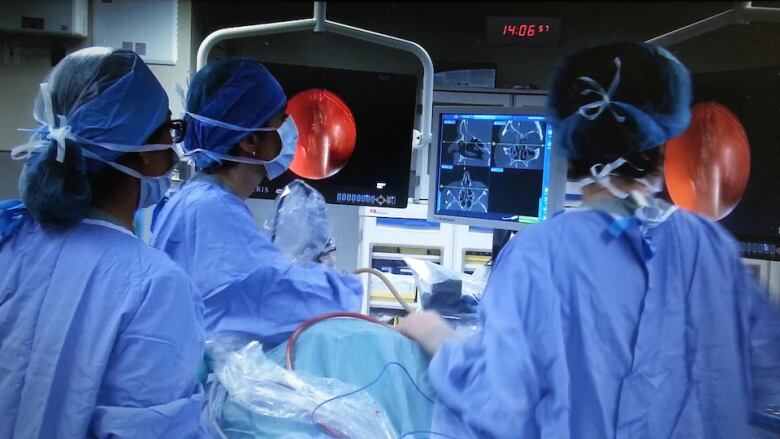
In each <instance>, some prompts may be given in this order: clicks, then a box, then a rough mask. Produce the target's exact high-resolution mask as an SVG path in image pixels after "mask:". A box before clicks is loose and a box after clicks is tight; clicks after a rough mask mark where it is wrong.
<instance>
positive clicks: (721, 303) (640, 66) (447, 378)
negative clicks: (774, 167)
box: [400, 43, 780, 439]
mask: <svg viewBox="0 0 780 439" xmlns="http://www.w3.org/2000/svg"><path fill="white" fill-rule="evenodd" d="M690 102H691V84H690V76H689V73H688V71H687V70H686V68H685V67H684V66H683V65H682V64H680V63H679V61H678V60H676V59H675V58H674V56H672V55H671V54H670V53H669V52H667V51H666V50H664V49H662V48H659V47H655V46H652V45H646V44H635V43H613V44H608V45H602V46H597V47H594V48H590V49H585V50H582V51H579V52H576V53H574V54H573V55H571V56H569V57H567V58H566V59H565V60H563V62H562V63H561V64H559V66H558V68H557V70H556V72H555V75H554V77H553V80H552V84H551V87H550V100H549V104H548V106H549V108H548V110H549V114H550V119H551V121H552V123H553V125H554V127H555V133H556V139H555V143H554V145H555V147H556V148H558V149H559V150H560V151H562V152H563V153H564V154H566V155H567V157H568V159H569V164H570V168H569V169H570V173H569V175H570V178H572V179H574V180H581V181H583V184H584V185H585V186H584V187H583V199H584V206H583V208H582V209H579V210H578V211H573V212H567V213H564V214H561V215H558V216H556V217H554V218H552V219H550V220H548V221H546V222H544V223H541V224H539V225H537V226H534V227H531V228H529V229H527V230H526V231H524V232H521V233H520V234H519V235H518V236H517V237H515V238H514V239H512V240H511V241H510V242H509V243H508V244H507V246H506V247H505V248H504V249H503V251H502V252H501V254H500V256H499V257H498V260H497V263H496V265H495V267H494V269H493V273H492V277H491V278H490V280H489V284H488V286H487V289H486V291H485V294H484V298H483V301H482V307H481V310H480V316H481V321H482V324H483V326H484V330H483V331H482V333H480V334H478V335H476V336H474V337H472V338H469V339H466V340H462V341H461V340H456V339H453V338H452V336H451V331H450V330H449V328H448V327H447V326H446V325H445V324H444V323H442V321H441V320H440V319H439V318H438V317H437V316H436V315H434V314H430V313H423V314H417V315H413V316H411V317H409V318H407V319H406V320H404V321H403V322H402V324H401V328H400V329H401V331H402V332H404V333H406V334H407V335H409V336H411V337H413V338H415V339H418V340H419V341H420V342H421V344H422V345H423V347H425V348H426V349H427V350H428V351H429V352H430V353H435V355H434V357H433V359H432V363H431V365H430V368H429V375H430V380H431V383H432V385H433V387H434V388H435V390H436V393H437V402H436V406H435V409H434V421H433V425H432V428H431V429H432V430H433V431H436V432H439V433H444V434H448V435H450V436H452V437H458V438H512V439H518V438H599V439H602V438H620V439H623V438H632V439H637V438H647V439H650V438H708V439H712V438H724V439H725V438H747V437H751V433H752V432H751V426H750V424H749V413H750V412H751V409H752V408H753V406H754V405H756V404H757V405H758V406H759V407H760V406H761V405H760V404H763V403H766V402H767V401H769V399H770V398H772V396H773V395H775V397H776V395H777V393H778V380H777V378H778V375H780V324H779V323H778V322H779V320H778V313H777V309H776V308H775V307H774V306H773V305H770V304H769V303H768V301H767V300H766V299H765V297H764V296H763V295H762V293H761V292H760V291H758V289H757V288H756V286H755V285H754V283H753V280H752V279H751V278H750V276H749V275H748V274H747V273H746V270H745V268H744V267H743V264H742V262H741V260H740V253H739V251H738V247H737V245H736V243H735V241H734V240H733V239H732V238H731V237H730V236H729V234H728V233H727V232H725V231H724V230H723V229H722V228H721V227H720V226H719V225H717V224H715V223H713V222H712V221H710V220H708V219H706V218H703V217H701V216H699V215H696V214H694V213H691V212H686V211H683V210H679V209H676V208H675V207H673V206H671V205H669V204H667V203H665V202H664V201H661V200H660V199H658V198H656V197H654V196H653V194H654V193H656V192H658V191H659V190H660V186H661V183H662V177H661V176H662V172H661V171H662V170H661V166H662V158H663V148H661V147H659V146H662V145H663V144H664V143H665V142H666V141H667V140H668V139H669V138H671V137H673V136H676V135H679V134H680V133H682V132H683V131H684V130H685V128H686V127H687V125H688V124H689V120H690V111H689V107H690Z"/></svg>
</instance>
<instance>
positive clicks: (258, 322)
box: [152, 58, 362, 347]
mask: <svg viewBox="0 0 780 439" xmlns="http://www.w3.org/2000/svg"><path fill="white" fill-rule="evenodd" d="M186 99H187V101H186V110H187V115H186V117H185V120H186V122H187V132H186V136H185V139H184V143H183V145H182V146H183V149H184V151H185V152H186V153H187V154H188V155H189V156H190V157H191V158H192V159H193V160H194V162H195V167H196V169H197V171H198V172H197V173H196V175H195V176H194V177H193V178H192V179H191V180H190V181H188V182H187V183H186V184H185V185H184V186H183V187H182V188H181V189H180V190H178V191H177V192H176V193H174V194H173V195H172V196H170V199H168V200H167V201H166V202H165V203H164V204H163V203H161V204H160V205H159V206H158V211H157V212H156V215H155V219H154V224H153V226H152V229H153V236H152V245H153V246H154V247H156V248H158V249H160V250H163V251H165V252H166V253H168V254H169V255H170V256H171V258H172V259H173V260H174V261H176V262H178V263H179V264H180V265H181V267H182V268H183V269H184V271H185V272H187V273H188V274H189V275H190V276H191V277H192V279H193V280H194V281H195V284H196V285H197V286H198V287H199V288H200V290H201V291H202V292H203V303H204V306H205V309H204V318H205V322H206V330H207V336H211V335H213V334H216V333H220V332H229V333H237V334H241V335H245V336H247V337H248V338H252V339H257V340H260V341H262V342H263V343H264V344H265V345H266V346H267V347H268V346H272V345H275V344H278V343H280V342H282V341H284V340H285V339H286V338H287V336H289V334H290V333H291V332H292V331H293V330H295V328H296V327H297V326H298V325H300V324H301V323H302V322H304V321H305V320H307V319H309V318H311V317H313V316H315V315H319V314H323V313H327V312H331V311H357V310H359V309H360V306H361V297H362V288H361V284H360V281H359V280H358V279H357V277H356V276H354V275H352V274H348V273H345V272H342V271H339V270H337V269H334V268H332V267H328V266H327V265H325V264H313V265H308V266H303V265H301V264H296V263H293V262H291V261H290V260H288V259H287V258H286V257H285V256H284V255H283V254H282V253H281V252H280V250H279V249H278V248H277V247H276V246H274V244H273V243H272V242H271V240H270V239H269V236H268V235H267V234H266V233H265V232H264V231H262V230H261V229H260V228H258V226H257V224H256V222H255V219H254V217H253V215H252V212H251V211H250V210H249V208H248V206H247V205H246V203H245V200H246V199H247V198H248V197H249V196H250V195H251V194H252V192H253V191H254V190H255V188H256V187H257V186H258V185H259V184H260V183H261V182H262V181H263V179H265V178H268V179H271V180H273V179H274V178H276V177H278V176H279V175H281V174H282V173H283V172H284V171H285V170H287V168H288V167H289V166H290V164H291V163H292V160H293V155H294V153H295V148H296V144H297V138H298V131H297V128H296V126H295V122H294V121H293V119H292V117H289V116H288V115H287V114H286V113H285V108H286V104H287V97H286V96H285V94H284V91H283V90H282V88H281V86H280V85H279V83H278V82H277V80H276V79H275V78H274V77H273V76H272V75H271V73H270V72H268V70H267V69H266V68H265V67H263V66H262V65H261V64H259V63H257V62H256V61H253V60H248V59H236V58H232V59H231V58H229V59H226V60H222V61H219V62H217V63H214V64H212V65H208V66H206V67H205V68H203V69H202V70H200V71H199V72H198V73H197V74H196V75H195V76H194V77H193V78H192V81H191V84H190V87H189V91H188V93H187V98H186Z"/></svg>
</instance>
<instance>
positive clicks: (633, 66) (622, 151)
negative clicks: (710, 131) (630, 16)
mask: <svg viewBox="0 0 780 439" xmlns="http://www.w3.org/2000/svg"><path fill="white" fill-rule="evenodd" d="M549 90H550V97H549V101H548V108H547V112H548V116H549V118H550V120H551V122H552V124H553V126H554V137H555V138H554V143H555V147H556V148H557V150H558V151H560V152H562V153H563V155H565V156H566V157H568V158H570V159H580V160H589V161H592V162H593V163H609V162H612V161H614V160H616V159H618V158H620V157H626V156H629V155H631V154H635V153H640V152H643V151H647V150H650V149H653V148H656V147H658V146H662V145H663V144H664V143H665V142H666V141H667V140H669V139H671V138H672V137H675V136H677V135H679V134H681V133H682V132H683V131H684V130H685V129H686V128H687V127H688V124H689V123H690V118H691V114H690V106H691V93H692V92H691V78H690V73H689V72H688V70H687V69H686V68H685V66H683V65H682V64H681V63H680V62H679V61H678V60H677V59H676V58H675V57H674V56H673V55H672V54H671V53H669V52H668V51H667V50H665V49H663V48H661V47H658V46H654V45H650V44H640V43H630V42H620V43H611V44H605V45H600V46H596V47H592V48H589V49H584V50H580V51H578V52H575V53H574V54H572V55H570V56H568V57H566V58H565V59H563V60H562V61H561V62H560V63H559V64H558V66H557V68H556V70H555V73H554V75H553V78H552V81H551V85H550V87H549Z"/></svg>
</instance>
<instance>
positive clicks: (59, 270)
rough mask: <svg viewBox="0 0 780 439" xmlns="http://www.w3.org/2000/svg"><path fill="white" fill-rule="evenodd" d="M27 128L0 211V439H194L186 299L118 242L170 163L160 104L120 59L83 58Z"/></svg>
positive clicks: (198, 342)
mask: <svg viewBox="0 0 780 439" xmlns="http://www.w3.org/2000/svg"><path fill="white" fill-rule="evenodd" d="M34 116H35V119H36V121H37V122H38V123H39V126H38V128H37V129H36V130H35V132H34V134H33V137H32V139H31V142H30V143H28V144H25V145H21V146H19V147H17V148H14V149H13V153H12V155H13V157H14V158H24V157H26V158H27V161H26V163H25V166H24V168H23V170H22V173H21V177H20V181H19V189H20V192H21V195H22V200H23V203H22V202H19V201H14V200H10V201H4V202H1V203H0V267H2V268H1V269H0V437H2V438H25V439H29V438H84V437H96V438H108V437H112V438H114V437H122V438H162V437H176V438H191V437H201V433H200V422H199V419H200V413H201V408H202V406H203V403H204V394H203V390H202V386H201V385H200V384H199V382H198V368H199V365H200V364H201V363H202V358H203V346H202V344H203V339H204V333H203V328H202V316H201V308H200V304H199V301H200V297H199V293H198V292H196V289H195V286H194V284H193V283H192V282H191V281H190V279H189V278H188V277H187V275H186V274H185V273H184V272H183V271H182V270H181V269H180V268H179V267H178V266H177V265H176V264H175V263H174V262H173V261H171V260H170V258H168V256H167V255H165V254H164V253H162V252H160V251H158V250H155V249H153V248H151V247H149V246H148V245H146V244H145V243H143V242H142V241H141V240H139V239H138V238H137V237H135V236H134V235H133V234H132V232H131V230H132V229H133V214H134V212H135V211H136V210H137V209H139V208H142V207H147V206H150V205H152V204H153V203H155V202H156V201H157V200H158V199H159V198H160V197H161V196H162V194H163V193H164V191H165V190H166V189H167V186H168V182H169V178H168V176H169V170H170V169H171V167H172V166H173V163H174V159H175V154H174V152H173V151H172V147H173V142H172V141H171V132H170V129H169V126H170V125H171V121H170V116H169V112H168V98H167V96H166V94H165V91H164V90H163V88H162V87H161V85H160V84H159V82H157V80H156V79H155V77H154V76H153V75H152V72H151V71H150V70H149V68H148V67H147V66H146V64H144V62H143V61H142V60H141V58H140V57H139V56H138V55H136V54H135V53H133V52H130V51H124V50H113V49H108V48H87V49H82V50H79V51H77V52H75V53H73V54H70V55H68V56H67V57H65V58H64V59H63V60H62V61H61V62H60V63H59V64H57V66H56V67H55V68H54V70H53V71H52V73H51V74H50V75H49V76H48V78H47V79H46V80H45V82H44V83H43V84H41V87H40V93H39V95H38V97H37V99H36V101H35V107H34Z"/></svg>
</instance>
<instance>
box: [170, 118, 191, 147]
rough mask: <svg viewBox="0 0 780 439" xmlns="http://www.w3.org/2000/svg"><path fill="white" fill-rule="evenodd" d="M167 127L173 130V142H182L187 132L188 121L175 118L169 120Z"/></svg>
mask: <svg viewBox="0 0 780 439" xmlns="http://www.w3.org/2000/svg"><path fill="white" fill-rule="evenodd" d="M167 128H168V129H169V130H171V138H172V139H173V143H181V142H183V141H184V135H185V134H186V133H187V122H185V121H184V120H182V119H173V120H172V121H170V122H168V126H167Z"/></svg>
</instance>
